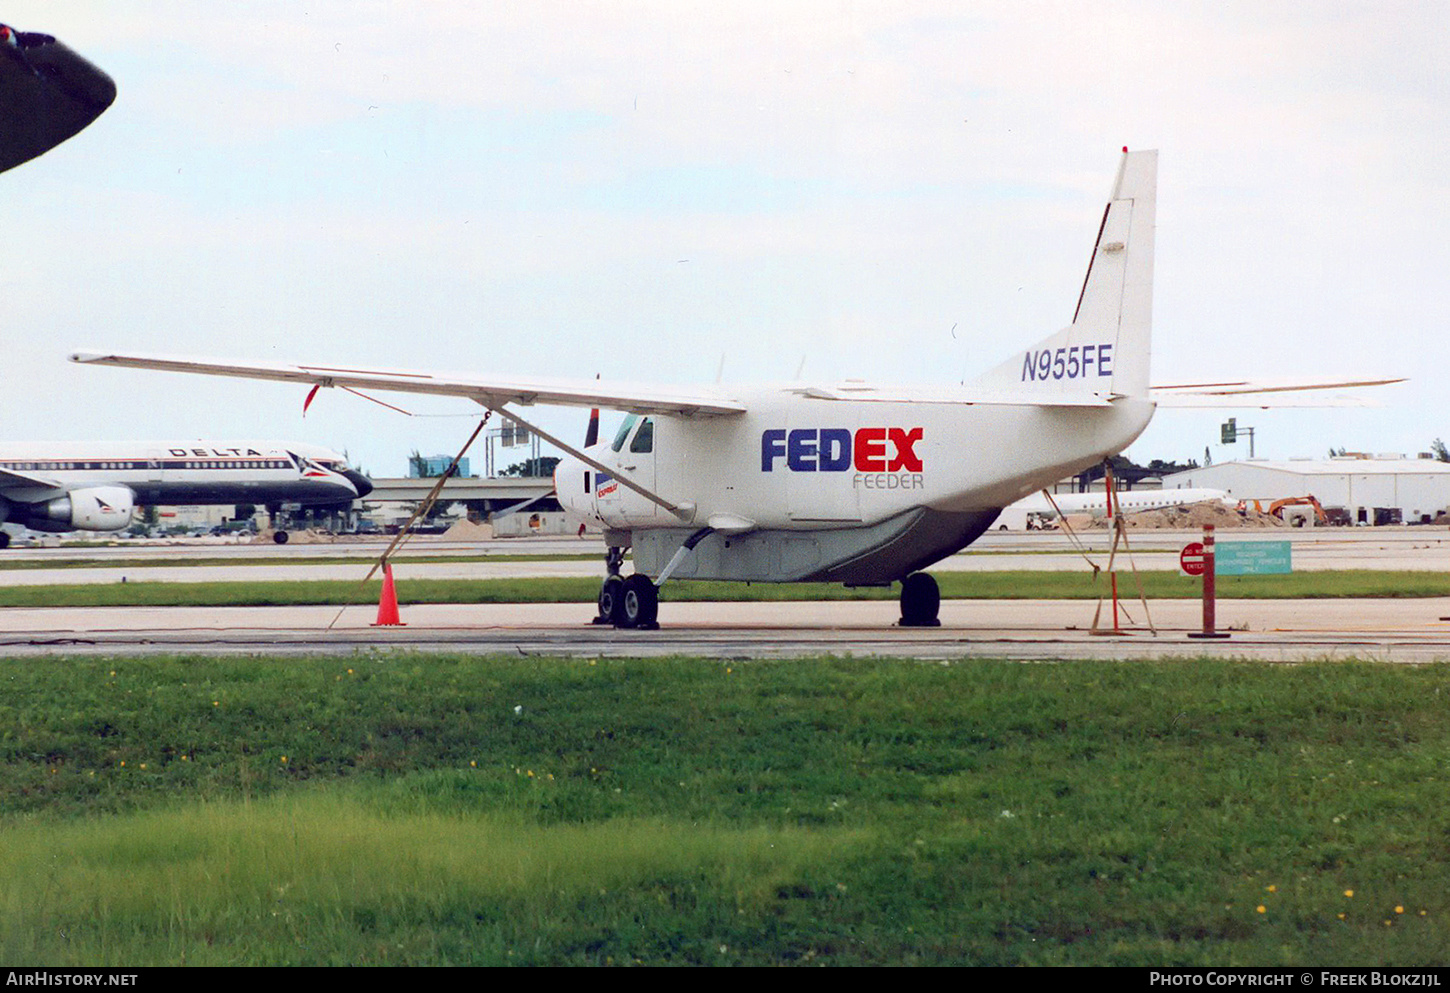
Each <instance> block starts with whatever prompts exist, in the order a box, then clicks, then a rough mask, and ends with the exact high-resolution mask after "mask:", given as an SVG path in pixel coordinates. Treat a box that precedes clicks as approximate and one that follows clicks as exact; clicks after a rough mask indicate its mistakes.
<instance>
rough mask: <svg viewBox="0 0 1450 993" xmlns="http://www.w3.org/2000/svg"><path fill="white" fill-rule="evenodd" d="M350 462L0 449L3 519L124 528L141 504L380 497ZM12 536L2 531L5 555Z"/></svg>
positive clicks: (115, 449) (124, 450)
mask: <svg viewBox="0 0 1450 993" xmlns="http://www.w3.org/2000/svg"><path fill="white" fill-rule="evenodd" d="M372 488H373V484H372V480H370V479H368V478H367V477H366V476H364V475H363V474H362V473H360V472H357V471H355V470H353V469H350V468H349V467H348V464H347V459H346V458H345V457H344V456H342V455H339V454H338V453H337V452H333V451H329V450H328V449H326V448H320V447H318V446H316V445H303V444H297V443H295V442H279V441H240V442H217V441H183V442H175V441H168V442H152V443H146V442H68V443H61V444H57V443H38V442H37V443H30V444H0V522H6V523H11V524H20V525H23V526H25V527H28V528H30V529H32V530H35V531H120V530H121V529H123V528H125V527H127V526H128V525H129V524H130V523H131V514H132V511H133V510H134V509H135V508H136V507H137V506H156V505H166V506H174V505H178V504H186V505H190V504H228V503H259V504H263V505H270V506H276V505H278V504H282V503H297V504H303V505H315V504H330V503H341V502H344V501H349V500H355V499H357V498H358V497H360V496H365V495H366V494H368V493H369V492H371V491H372ZM9 540H10V536H9V535H8V534H6V533H5V532H0V548H3V547H5V545H7V544H9Z"/></svg>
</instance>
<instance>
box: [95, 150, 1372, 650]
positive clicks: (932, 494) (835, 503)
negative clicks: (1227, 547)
mask: <svg viewBox="0 0 1450 993" xmlns="http://www.w3.org/2000/svg"><path fill="white" fill-rule="evenodd" d="M1123 152H1124V154H1123V158H1122V161H1121V164H1120V166H1119V170H1118V176H1117V181H1116V183H1115V185H1114V188H1113V193H1112V198H1111V200H1110V202H1109V203H1108V206H1107V210H1106V212H1105V213H1104V215H1103V219H1102V222H1101V225H1100V226H1099V229H1098V238H1097V242H1096V244H1095V245H1094V247H1093V254H1092V258H1091V261H1090V263H1089V266H1088V273H1087V277H1086V279H1085V281H1084V283H1083V286H1082V289H1081V292H1080V295H1079V298H1078V305H1077V312H1076V314H1075V315H1074V316H1073V320H1072V323H1071V324H1070V325H1069V326H1068V327H1067V328H1065V329H1063V330H1062V331H1059V332H1058V333H1057V334H1054V335H1052V336H1051V337H1049V338H1046V339H1044V340H1043V341H1041V342H1039V343H1037V344H1036V345H1034V346H1032V347H1031V348H1029V349H1027V350H1026V351H1025V352H1019V353H1018V354H1017V355H1015V356H1013V357H1012V358H1010V359H1008V360H1007V361H1006V362H1005V363H1003V364H1002V365H1001V366H998V367H997V368H996V369H994V370H992V371H989V372H988V373H986V374H985V375H984V376H982V377H981V378H979V379H977V380H974V381H970V382H967V383H964V384H963V385H961V386H947V387H940V388H931V387H925V388H923V387H915V386H887V385H880V384H873V383H867V382H857V381H848V382H844V383H840V384H837V385H820V386H811V385H803V384H799V383H795V384H790V385H786V386H777V387H757V388H729V387H724V386H715V387H663V386H658V385H639V384H606V383H599V382H597V381H595V380H584V379H581V380H575V381H558V380H553V381H546V380H536V381H509V380H502V379H498V378H494V377H490V376H458V375H434V374H427V373H406V372H401V371H379V370H367V369H357V368H342V367H336V366H332V367H329V366H300V365H280V364H257V363H238V362H219V361H211V360H198V359H185V358H171V357H165V356H139V355H122V354H115V353H97V352H78V353H75V354H73V355H72V356H71V358H72V360H73V361H76V362H86V363H94V364H101V365H116V366H127V367H133V368H150V369H164V370H171V371H178V372H192V373H205V374H209V375H220V376H241V377H246V378H255V379H270V380H283V381H292V382H300V383H312V384H320V385H322V386H340V387H347V388H350V389H367V388H372V389H382V390H395V391H402V392H411V393H422V394H435V395H451V396H465V397H469V398H471V399H473V400H475V401H477V402H478V403H479V404H480V405H482V406H484V407H486V408H488V409H489V410H493V411H497V412H499V413H501V414H502V415H504V416H506V417H508V418H510V419H511V420H513V421H515V422H517V423H519V424H522V425H524V426H526V427H530V428H533V429H534V430H536V431H538V428H537V427H536V426H535V425H532V424H530V423H529V422H528V421H526V420H524V419H523V418H522V417H521V416H520V415H519V414H518V412H517V410H516V409H514V408H512V407H509V406H507V405H508V404H522V405H529V404H535V403H539V404H561V405H567V406H576V407H603V408H609V409H613V410H621V411H624V412H626V413H627V414H628V415H629V416H627V417H626V418H625V420H624V423H623V425H622V426H621V427H620V429H619V431H618V433H617V434H615V435H614V437H613V438H612V439H610V440H607V441H598V440H595V439H591V440H590V441H589V442H586V444H585V445H584V446H582V447H578V446H572V445H570V444H568V443H567V442H565V441H562V440H560V439H558V438H555V437H553V436H551V435H549V434H548V433H546V432H543V431H538V433H539V435H540V436H541V437H543V438H545V439H546V440H548V441H549V442H551V443H552V444H555V445H557V446H558V447H559V448H561V449H563V450H564V451H565V452H567V453H568V454H569V455H570V456H571V458H567V459H565V460H563V461H562V462H561V463H560V465H559V467H558V469H557V471H556V473H555V477H554V478H555V483H556V487H557V493H558V499H559V501H560V503H561V504H563V505H564V507H565V508H566V509H567V510H569V511H570V512H572V513H573V514H574V515H575V516H577V517H578V518H580V519H581V520H584V521H587V522H592V523H594V524H596V525H598V526H600V527H602V528H603V529H604V537H605V542H606V545H607V547H608V555H607V558H606V564H607V570H608V577H607V578H606V579H605V581H604V586H603V589H602V591H601V593H600V597H599V610H600V618H598V619H599V620H604V621H611V622H613V623H615V624H617V625H619V626H624V627H644V626H652V625H653V624H654V621H655V616H656V612H657V608H658V600H657V596H658V588H659V586H660V585H661V584H663V583H664V582H665V581H666V580H668V579H672V578H678V579H728V580H740V581H745V582H756V583H760V582H779V583H788V582H803V581H826V582H839V583H844V584H847V585H887V584H891V583H894V582H900V583H901V584H902V590H901V622H902V623H903V624H906V625H930V624H935V623H936V622H937V610H938V604H939V594H938V590H937V584H936V581H935V580H934V579H932V578H931V576H929V575H927V574H926V573H924V572H922V571H921V570H923V569H925V568H927V567H928V566H930V565H931V564H932V563H934V562H937V561H939V560H941V559H943V558H945V557H946V556H948V555H951V554H953V553H954V552H957V551H959V550H960V549H962V548H965V547H966V546H967V545H969V544H970V543H971V542H972V541H973V540H974V539H976V538H977V537H978V536H979V535H981V534H982V533H983V532H984V531H986V530H987V529H988V528H989V527H990V526H991V524H992V522H993V521H994V520H995V519H996V517H997V515H998V514H999V513H1000V512H1001V509H1002V508H1003V507H1006V506H1007V505H1008V504H1010V503H1012V502H1013V501H1015V500H1018V499H1021V498H1022V497H1023V496H1025V495H1027V494H1029V493H1033V492H1035V491H1037V490H1039V489H1042V488H1043V487H1044V486H1046V485H1049V484H1051V483H1054V482H1056V481H1058V480H1060V479H1062V478H1063V477H1065V476H1068V475H1071V474H1073V473H1076V472H1079V471H1081V470H1083V469H1085V468H1087V467H1088V466H1091V465H1093V464H1095V463H1097V462H1100V461H1102V460H1103V459H1104V458H1106V457H1107V456H1109V455H1113V454H1115V453H1117V452H1120V451H1122V450H1123V449H1124V448H1126V447H1127V446H1128V445H1129V444H1131V443H1132V441H1133V440H1134V439H1135V438H1137V437H1138V435H1139V434H1141V433H1142V431H1143V429H1144V428H1145V427H1147V426H1148V422H1149V420H1150V419H1151V418H1152V416H1153V411H1154V408H1155V403H1156V402H1158V400H1157V398H1156V397H1155V395H1154V394H1153V393H1152V392H1150V388H1149V381H1148V367H1149V338H1150V328H1151V325H1152V300H1153V297H1152V288H1153V237H1154V199H1155V187H1156V182H1157V163H1158V154H1157V152H1155V151H1140V152H1132V153H1129V152H1128V150H1127V149H1124V150H1123ZM1313 385H1314V386H1315V387H1320V386H1347V385H1360V384H1352V383H1323V384H1313ZM1290 388H1292V387H1289V386H1282V387H1278V389H1281V390H1282V389H1290ZM1304 388H1308V387H1307V386H1306V387H1304ZM1250 389H1251V386H1250V384H1245V383H1220V384H1184V385H1180V386H1176V387H1173V388H1172V390H1171V394H1172V396H1173V397H1174V398H1176V400H1177V401H1178V405H1198V404H1196V403H1193V402H1192V401H1188V400H1186V399H1185V398H1188V397H1192V396H1194V395H1201V396H1204V398H1205V400H1206V404H1205V405H1219V404H1220V403H1223V402H1233V403H1235V404H1236V405H1239V406H1259V405H1261V404H1260V402H1259V400H1258V399H1256V398H1251V396H1250V395H1249V393H1248V392H1247V391H1249V390H1250ZM629 548H632V549H633V560H634V574H633V575H631V576H629V577H627V578H625V577H622V576H621V575H620V571H621V563H622V562H623V559H624V552H625V550H626V549H629Z"/></svg>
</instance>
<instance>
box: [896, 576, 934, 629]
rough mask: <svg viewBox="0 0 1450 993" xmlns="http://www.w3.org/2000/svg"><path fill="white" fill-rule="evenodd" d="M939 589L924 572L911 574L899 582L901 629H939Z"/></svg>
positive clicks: (932, 579)
mask: <svg viewBox="0 0 1450 993" xmlns="http://www.w3.org/2000/svg"><path fill="white" fill-rule="evenodd" d="M940 612H941V589H940V587H938V586H937V584H936V580H935V579H934V578H932V577H931V576H930V575H928V574H927V573H925V572H913V573H912V574H911V575H910V576H907V577H906V578H905V579H904V580H902V581H901V622H900V624H901V627H904V628H936V627H941V621H940V620H939V619H938V614H939V613H940Z"/></svg>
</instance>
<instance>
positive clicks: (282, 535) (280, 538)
mask: <svg viewBox="0 0 1450 993" xmlns="http://www.w3.org/2000/svg"><path fill="white" fill-rule="evenodd" d="M272 540H273V541H275V542H276V543H277V544H279V545H285V544H287V532H286V531H275V532H273V534H272Z"/></svg>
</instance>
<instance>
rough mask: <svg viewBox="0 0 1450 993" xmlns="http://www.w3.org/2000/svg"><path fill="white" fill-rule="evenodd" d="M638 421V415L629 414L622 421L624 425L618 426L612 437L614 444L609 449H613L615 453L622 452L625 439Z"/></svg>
mask: <svg viewBox="0 0 1450 993" xmlns="http://www.w3.org/2000/svg"><path fill="white" fill-rule="evenodd" d="M638 421H639V415H638V414H630V415H629V416H628V417H626V418H625V419H624V423H623V424H621V425H620V426H619V431H618V432H617V433H616V434H615V436H614V443H613V444H612V445H610V446H609V447H610V448H612V449H614V450H615V451H616V452H618V451H622V450H623V449H624V442H625V439H626V438H628V437H629V432H631V431H633V430H634V425H635V424H636V422H638Z"/></svg>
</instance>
